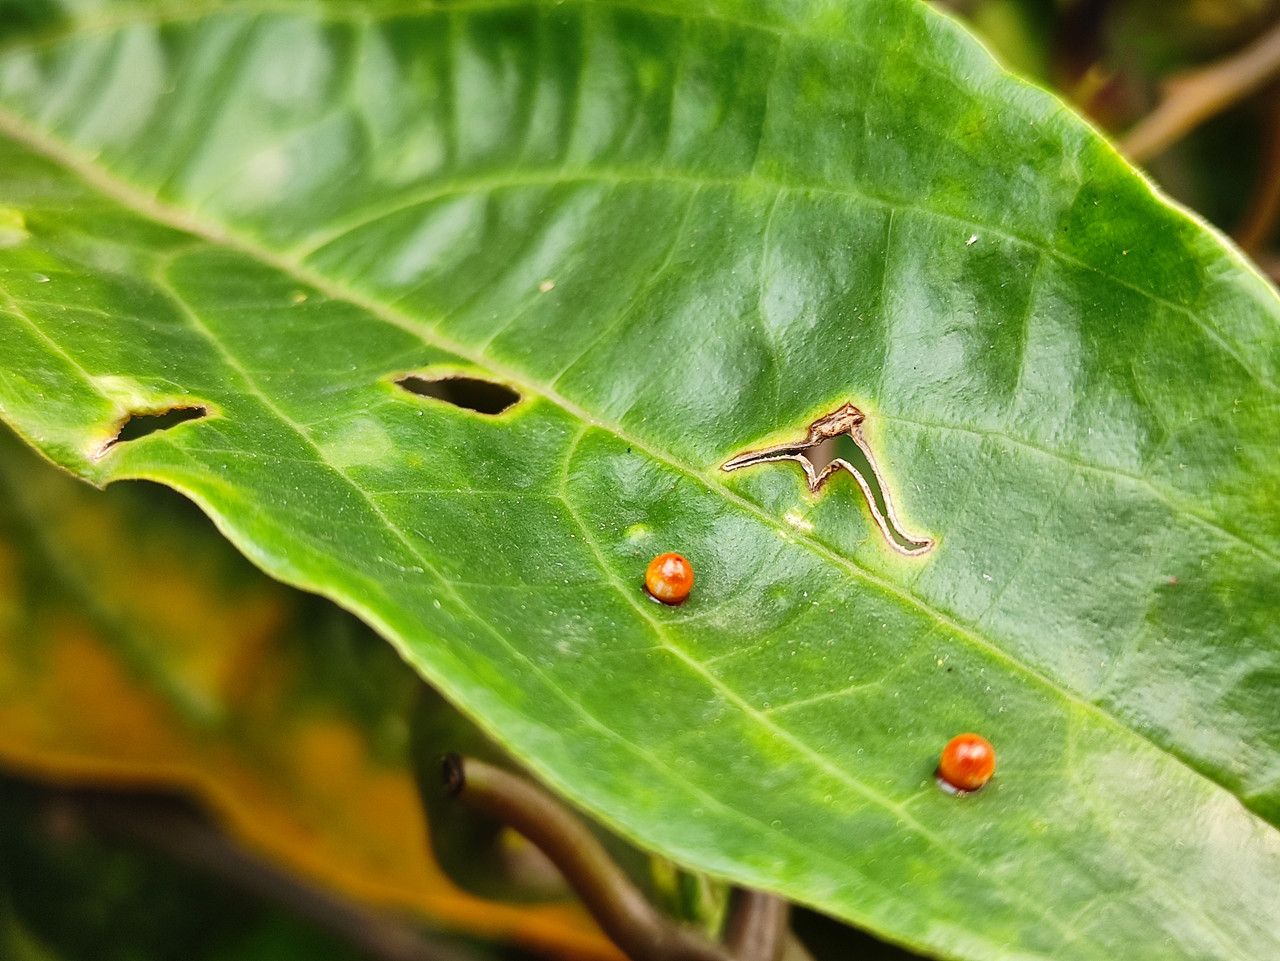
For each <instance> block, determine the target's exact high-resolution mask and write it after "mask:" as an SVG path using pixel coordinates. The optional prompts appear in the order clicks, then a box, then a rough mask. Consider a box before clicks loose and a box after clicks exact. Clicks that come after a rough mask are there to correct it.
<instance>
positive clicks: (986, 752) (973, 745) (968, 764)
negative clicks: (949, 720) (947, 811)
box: [938, 734, 996, 791]
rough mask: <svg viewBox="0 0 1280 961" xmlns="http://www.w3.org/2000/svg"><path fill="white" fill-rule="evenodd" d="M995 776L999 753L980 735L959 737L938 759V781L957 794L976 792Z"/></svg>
mask: <svg viewBox="0 0 1280 961" xmlns="http://www.w3.org/2000/svg"><path fill="white" fill-rule="evenodd" d="M995 773H996V749H995V748H993V747H992V746H991V742H990V741H988V740H987V739H986V738H985V737H983V736H982V735H980V734H957V735H956V736H955V737H953V738H952V739H951V740H950V741H948V742H947V746H946V747H944V748H943V749H942V757H941V758H939V759H938V778H939V780H940V781H941V782H942V783H943V786H944V787H949V788H952V789H954V790H956V791H976V790H978V788H980V787H982V786H983V785H984V784H986V783H987V782H988V781H990V780H991V775H993V774H995Z"/></svg>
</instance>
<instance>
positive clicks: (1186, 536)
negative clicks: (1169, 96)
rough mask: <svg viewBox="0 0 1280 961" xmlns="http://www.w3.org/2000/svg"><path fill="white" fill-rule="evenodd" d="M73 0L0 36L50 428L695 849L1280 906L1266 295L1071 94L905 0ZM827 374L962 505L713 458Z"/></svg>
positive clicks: (1004, 938) (1168, 899)
mask: <svg viewBox="0 0 1280 961" xmlns="http://www.w3.org/2000/svg"><path fill="white" fill-rule="evenodd" d="M62 9H63V8H61V7H58V6H52V5H48V4H34V5H31V6H30V7H29V9H28V16H27V17H26V18H25V20H23V21H22V22H24V23H30V24H33V26H31V27H30V28H29V29H19V28H14V29H12V30H10V32H9V37H8V39H7V40H6V48H5V52H4V53H3V54H2V55H0V103H2V104H3V105H4V106H3V113H0V133H2V136H0V171H3V173H2V174H0V178H2V179H0V183H2V184H3V198H4V199H3V203H4V204H5V205H6V206H8V207H9V208H11V210H12V215H11V216H10V217H9V219H8V220H6V223H8V224H9V227H8V234H7V236H8V237H9V239H8V240H7V241H6V244H5V248H6V249H4V250H3V251H0V287H2V289H3V302H2V303H0V325H2V328H0V337H2V338H3V340H0V343H3V344H4V353H3V377H2V378H0V409H2V410H3V413H4V416H5V418H6V419H7V420H8V421H10V422H11V423H12V424H13V425H14V426H15V427H16V428H17V429H18V430H19V431H20V432H21V433H22V434H23V435H24V436H26V437H27V438H28V439H29V440H30V441H32V442H33V443H35V444H36V445H37V446H39V447H40V448H41V449H42V450H43V451H45V452H46V454H48V455H49V456H50V457H52V458H53V459H55V460H56V461H58V462H59V463H61V464H63V465H65V466H66V467H68V468H70V469H72V470H73V471H75V472H77V473H78V474H80V475H82V476H84V477H86V478H88V479H90V480H92V481H94V482H96V483H106V482H108V481H111V480H115V479H120V478H130V477H142V478H149V479H154V480H158V481H161V482H164V483H166V484H170V485H172V486H174V487H176V488H177V489H179V490H181V491H183V492H185V493H186V494H187V495H188V496H190V497H191V498H193V499H194V500H195V501H197V502H198V503H199V504H200V505H201V506H202V507H203V508H204V509H205V510H206V511H208V512H209V513H210V515H212V516H213V518H214V519H215V521H216V522H217V523H218V525H219V526H220V527H221V528H222V530H223V531H224V532H225V533H226V534H227V535H228V536H229V537H230V538H231V539H232V540H233V541H234V542H235V543H236V544H237V545H238V546H239V547H240V548H241V549H242V550H243V551H244V552H245V553H246V554H248V556H249V557H250V558H252V559H253V560H254V561H255V562H256V563H258V564H259V565H260V566H262V567H263V568H264V569H265V570H267V571H268V572H270V573H272V574H273V575H275V576H277V577H279V578H281V579H283V580H285V581H288V582H290V583H293V584H296V585H299V586H302V587H305V588H307V589H310V590H314V591H317V592H320V593H323V594H326V595H328V596H330V597H333V598H334V599H336V600H338V601H339V602H340V603H342V604H343V605H345V606H347V607H349V608H350V609H351V610H353V611H355V612H357V613H358V614H360V616H362V617H363V618H364V619H366V620H367V621H369V622H370V623H371V624H372V625H374V626H375V627H376V628H377V629H378V630H379V631H380V632H381V633H383V634H384V635H385V636H386V637H387V638H389V639H390V640H391V641H392V642H393V643H395V644H396V646H397V647H398V648H399V649H400V650H401V651H402V653H403V654H404V655H405V657H406V658H407V659H409V661H410V662H411V663H412V664H414V665H415V666H416V667H417V668H418V669H419V670H420V671H421V673H422V674H423V675H424V676H425V677H427V678H428V679H429V680H431V681H432V682H433V683H434V684H436V685H437V686H439V687H440V688H441V689H442V690H443V691H444V692H445V693H446V694H447V695H448V697H449V698H450V699H451V700H453V701H454V702H455V703H457V704H458V705H460V706H461V707H462V708H464V709H465V710H466V711H467V712H468V713H469V714H470V715H472V716H473V717H475V718H476V719H478V720H479V721H480V722H481V723H482V724H483V725H484V726H485V728H486V729H487V730H488V731H489V732H491V733H492V734H493V735H495V736H496V738H497V739H498V740H500V741H501V742H502V743H503V744H504V745H505V746H506V747H507V748H509V749H510V750H511V751H512V752H513V753H515V754H516V755H517V756H518V757H520V758H521V759H522V760H523V761H524V762H526V763H527V764H528V765H529V766H530V767H531V768H533V769H534V770H535V771H537V772H538V773H539V774H540V775H541V776H542V777H544V778H545V779H546V780H547V781H548V782H549V783H550V784H552V785H553V786H555V787H556V788H557V789H558V790H560V791H561V792H563V793H564V794H565V795H566V796H567V797H569V798H570V799H572V800H573V801H574V802H576V803H578V804H580V805H581V806H583V807H584V808H586V809H587V810H589V811H591V812H593V813H594V814H596V815H598V816H600V817H601V818H602V819H604V820H605V821H607V822H608V823H609V824H610V825H612V826H613V827H614V828H615V829H617V830H619V831H621V832H623V833H624V834H626V835H628V836H630V837H632V838H634V839H636V840H638V841H639V842H641V843H643V844H645V845H648V846H650V847H652V848H655V849H657V850H660V851H661V852H663V853H665V854H667V855H669V856H671V857H673V858H676V859H677V860H680V861H682V862H685V863H687V864H688V865H690V866H692V867H694V868H698V869H702V870H705V871H708V872H711V873H717V874H722V875H725V876H728V877H731V878H733V879H735V880H738V881H740V882H744V883H747V884H751V885H756V886H759V887H765V888H769V889H773V890H777V891H781V892H783V893H785V894H786V895H788V896H789V897H792V898H794V899H796V900H799V901H802V902H805V903H808V904H812V905H815V906H817V907H820V908H822V909H823V910H825V911H828V912H830V913H832V914H835V915H838V916H840V917H842V918H845V919H848V920H851V921H853V922H856V923H858V924H861V925H864V926H866V927H869V928H871V929H873V930H875V931H877V932H879V933H881V934H883V935H885V936H886V937H889V938H891V939H894V940H897V941H900V942H903V943H906V944H909V945H911V946H914V947H916V948H918V949H921V950H927V951H930V952H933V953H936V954H940V955H944V956H950V957H959V958H999V959H1013V958H1019V959H1026V958H1047V957H1053V958H1064V959H1104V958H1105V959H1107V961H1110V959H1112V958H1115V957H1124V958H1126V959H1130V961H1140V959H1161V961H1163V959H1168V958H1172V957H1183V958H1197V959H1200V958H1237V959H1246V958H1247V959H1257V958H1265V957H1274V956H1276V954H1277V952H1278V950H1280V900H1278V899H1277V898H1276V897H1275V892H1276V891H1277V890H1280V832H1278V831H1277V830H1276V827H1275V825H1276V822H1277V821H1280V712H1278V711H1277V709H1276V691H1277V681H1278V680H1280V633H1278V631H1280V628H1278V627H1277V625H1278V624H1280V617H1278V616H1277V615H1278V614H1280V610H1278V607H1280V605H1278V602H1277V593H1276V591H1275V580H1276V568H1277V566H1278V565H1280V512H1277V511H1276V505H1277V503H1278V502H1280V500H1278V497H1280V467H1278V466H1277V461H1276V458H1275V451H1276V450H1277V447H1278V445H1280V417H1278V416H1277V414H1278V413H1280V404H1278V403H1277V388H1276V383H1277V372H1278V368H1280V337H1277V330H1278V329H1280V324H1278V321H1280V300H1277V298H1276V296H1275V294H1274V292H1273V291H1272V289H1271V288H1269V287H1268V286H1267V285H1266V284H1265V282H1264V281H1263V280H1261V279H1260V278H1259V277H1258V276H1257V275H1256V274H1255V273H1254V272H1253V271H1252V270H1251V269H1250V268H1249V267H1248V266H1247V265H1246V264H1245V262H1244V261H1243V259H1242V258H1241V257H1240V256H1239V255H1238V254H1236V253H1235V252H1234V251H1231V250H1230V249H1228V248H1227V247H1226V245H1225V244H1224V243H1223V242H1222V241H1221V240H1219V239H1218V238H1217V237H1216V236H1214V235H1212V234H1211V233H1210V232H1209V231H1208V230H1207V229H1205V228H1204V227H1202V226H1201V225H1199V224H1197V223H1196V222H1194V221H1193V220H1192V219H1190V218H1188V217H1187V216H1186V215H1185V214H1184V213H1182V212H1180V211H1178V210H1176V209H1173V208H1172V207H1171V206H1170V205H1168V204H1167V203H1166V202H1164V201H1163V200H1162V199H1160V198H1159V197H1158V196H1156V195H1155V194H1154V193H1153V191H1152V189H1151V188H1150V187H1149V185H1148V184H1146V183H1145V182H1144V181H1143V180H1142V179H1141V178H1140V177H1139V176H1137V175H1136V174H1135V173H1134V172H1133V171H1132V170H1131V169H1130V168H1129V167H1127V166H1126V165H1125V164H1124V163H1123V161H1121V160H1120V159H1119V158H1118V157H1117V155H1116V154H1115V152H1114V151H1113V150H1112V148H1111V147H1109V146H1108V145H1107V144H1106V143H1104V142H1103V141H1102V140H1101V139H1100V138H1099V137H1098V136H1097V135H1095V134H1094V133H1093V132H1091V131H1090V130H1089V129H1088V128H1087V127H1086V126H1085V125H1084V124H1083V123H1082V122H1080V121H1079V120H1078V119H1076V118H1075V117H1073V116H1072V115H1070V114H1069V113H1068V112H1067V111H1066V110H1065V109H1064V108H1063V107H1062V106H1061V105H1060V104H1058V103H1057V102H1056V101H1055V100H1053V99H1052V98H1051V97H1049V96H1047V95H1045V94H1044V93H1042V92H1039V91H1037V90H1034V89H1031V88H1029V87H1027V86H1025V85H1023V84H1021V83H1019V82H1017V81H1015V80H1013V79H1011V78H1010V77H1009V76H1008V75H1006V74H1004V73H1003V72H1001V71H1000V70H999V69H998V68H997V67H995V66H994V65H993V64H992V62H991V61H990V59H989V57H988V56H987V54H986V53H985V52H983V51H982V50H981V49H980V48H979V47H978V46H977V45H976V44H975V43H974V42H973V41H972V40H971V39H969V38H968V37H967V36H966V35H964V34H963V33H962V32H961V30H960V29H959V28H958V27H957V26H955V25H954V24H953V23H951V22H950V21H948V20H946V19H944V18H942V17H940V16H939V15H937V14H936V13H934V12H932V11H931V10H929V9H928V8H926V7H925V6H924V5H922V4H918V3H916V2H913V0H856V2H855V0H849V2H845V3H836V2H818V0H812V2H804V0H795V2H783V0H740V2H735V0H706V2H703V3H697V4H676V3H668V2H664V0H626V2H621V0H602V2H581V0H571V2H564V3H551V2H547V3H537V2H510V3H508V2H484V3H477V2H461V0H457V2H455V0H450V2H444V0H441V2H430V0H423V2H412V3H402V2H388V3H364V4H343V3H336V2H335V3H320V2H304V0H296V2H290V0H272V2H264V0H255V2H249V0H242V2H232V0H228V2H224V3H218V2H201V3H197V4H192V3H152V4H145V5H141V6H137V5H132V4H128V3H110V2H105V0H98V2H94V0H86V2H83V3H77V4H75V5H74V7H70V6H68V8H66V9H67V10H68V11H69V10H72V9H74V11H75V12H74V15H72V14H71V13H69V12H63V13H59V12H58V11H60V10H62ZM15 225H16V226H15ZM408 373H415V374H418V375H420V376H421V377H423V378H425V379H430V378H431V377H432V376H436V375H440V374H466V375H468V376H472V377H476V378H480V379H486V380H492V381H495V382H500V383H503V384H506V385H509V386H510V387H511V388H512V389H514V390H515V391H517V392H518V393H519V395H520V397H521V400H520V402H519V403H518V404H516V405H515V406H514V407H512V408H510V409H509V410H507V411H506V412H505V413H502V414H500V415H496V416H487V415H484V414H479V413H476V412H473V411H470V410H466V409H463V408H461V407H458V406H455V405H454V404H452V403H449V402H446V401H443V400H440V399H436V398H432V397H422V396H417V395H415V394H411V393H408V392H406V391H405V390H404V389H403V388H402V387H400V386H398V385H397V379H398V378H400V377H402V376H403V375H405V374H408ZM844 402H852V403H854V404H856V405H857V406H858V407H859V408H860V409H861V410H862V411H864V412H865V413H866V414H867V423H866V424H865V426H864V428H863V430H864V432H865V436H866V438H867V443H868V445H869V448H870V449H871V450H872V451H873V452H874V456H875V458H876V459H877V461H878V462H879V463H880V465H881V468H882V471H883V473H884V476H885V484H886V486H887V488H888V494H889V496H890V498H891V499H892V501H893V502H894V503H895V505H896V507H897V509H898V511H899V514H900V516H901V517H902V527H903V528H904V530H905V531H907V532H910V533H913V534H919V535H924V534H927V535H928V536H931V537H932V538H934V539H936V541H937V544H936V546H935V547H934V548H933V549H932V550H931V551H929V552H928V553H926V554H924V555H922V556H920V557H906V556H903V555H901V554H899V553H896V552H894V551H893V550H890V549H889V547H888V545H887V544H886V542H885V540H884V538H882V536H881V535H880V533H879V532H878V531H877V529H876V527H875V526H874V525H873V524H872V522H871V519H870V517H869V515H868V512H867V510H866V507H865V506H864V500H863V496H862V494H861V493H860V491H859V490H858V488H857V487H856V486H855V484H854V483H853V480H852V479H851V478H850V477H848V476H846V475H843V474H840V475H837V476H836V477H835V478H834V479H832V480H831V481H830V482H829V483H828V484H827V485H826V486H825V487H824V489H823V490H822V491H821V492H820V494H818V495H809V494H808V493H807V491H806V488H805V486H804V483H803V479H802V477H801V474H800V472H799V470H797V469H796V465H795V464H788V463H771V464H762V465H759V466H755V467H751V468H747V469H743V470H741V471H739V472H735V473H732V474H726V473H723V472H722V471H721V470H720V465H722V464H723V463H725V462H726V461H727V460H729V459H730V458H732V457H734V456H735V455H737V454H739V453H741V452H743V451H744V450H747V449H755V448H759V447H762V446H766V445H769V444H773V443H779V442H783V441H788V440H794V439H796V438H800V437H803V436H804V434H805V430H806V428H807V426H808V424H809V423H810V421H811V420H813V419H814V418H815V417H817V416H819V415H821V414H825V413H827V412H829V411H832V410H833V409H835V408H837V407H838V406H839V405H840V404H842V403H844ZM173 408H185V409H188V410H195V409H199V410H202V411H204V412H205V416H203V417H201V418H199V419H195V420H188V421H187V422H186V423H181V424H177V425H176V426H172V425H171V426H169V428H168V429H166V430H158V431H156V432H155V433H151V434H149V435H148V436H143V437H139V438H137V439H132V440H126V441H121V442H119V443H115V444H111V443H110V442H111V439H112V438H113V437H115V436H116V434H117V431H118V429H119V427H120V424H121V423H122V422H124V421H125V420H126V419H127V418H129V416H130V415H131V414H156V413H158V412H160V411H164V410H169V409H173ZM139 423H146V422H142V421H140V422H139ZM138 426H139V424H137V423H135V424H133V425H132V426H131V430H133V429H136V428H137V427H138ZM153 426H158V425H153ZM873 493H874V492H873ZM666 550H677V551H680V552H682V553H684V554H685V555H686V556H688V557H689V558H690V559H691V561H692V562H693V565H694V567H695V569H696V572H697V577H698V580H697V585H696V587H695V590H694V594H693V597H692V598H691V599H690V600H689V602H688V603H686V604H685V605H683V606H682V607H679V608H665V607H661V606H659V605H656V604H654V603H651V602H650V601H649V600H648V599H647V598H646V597H645V596H644V594H643V593H642V591H641V588H640V582H641V578H642V575H643V571H644V568H645V565H646V564H647V562H648V561H649V559H650V558H651V557H652V556H654V555H655V554H657V553H659V552H662V551H666ZM964 730H977V731H980V732H982V733H983V734H985V735H986V736H987V737H988V738H989V739H990V740H992V741H993V742H994V744H995V745H996V748H997V751H998V753H999V763H1000V767H999V772H998V774H997V776H996V778H995V780H994V781H993V782H992V783H991V784H990V785H989V786H988V787H986V788H985V789H983V790H982V791H981V792H979V793H977V794H976V795H972V796H968V797H960V798H957V797H953V796H950V795H948V794H946V793H944V792H942V791H941V790H939V789H938V788H937V786H936V785H935V783H934V781H933V767H934V764H935V761H936V758H937V755H938V751H939V750H940V748H941V746H942V745H943V744H944V743H945V742H946V740H947V739H948V738H949V737H951V736H952V735H953V734H956V733H958V732H960V731H964Z"/></svg>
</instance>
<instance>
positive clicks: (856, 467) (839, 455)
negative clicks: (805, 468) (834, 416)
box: [806, 434, 930, 554]
mask: <svg viewBox="0 0 1280 961" xmlns="http://www.w3.org/2000/svg"><path fill="white" fill-rule="evenodd" d="M806 456H807V457H808V458H809V460H810V461H811V462H812V463H813V469H814V471H815V472H816V473H817V474H818V475H819V476H822V474H823V473H824V472H826V471H827V468H828V467H830V466H831V465H832V464H833V463H835V462H836V461H843V464H847V465H848V466H849V467H852V468H853V470H852V471H851V472H850V473H852V474H853V476H854V478H855V480H857V481H858V482H859V484H858V486H859V487H861V488H862V490H863V493H864V495H865V496H866V498H867V502H868V505H869V506H870V507H871V508H872V516H873V517H875V518H876V519H877V521H879V519H880V518H884V519H885V523H884V524H883V532H884V535H885V537H886V538H887V539H888V540H890V541H891V542H892V544H893V546H894V548H895V549H896V550H898V551H900V552H902V553H904V554H914V553H917V552H919V551H920V548H921V547H922V546H924V545H927V544H929V543H930V542H929V541H928V540H926V539H924V538H915V537H912V536H911V535H909V534H907V533H906V532H905V531H903V530H902V528H901V527H900V526H899V525H898V520H897V516H896V514H895V512H894V510H893V508H892V506H891V504H890V502H889V497H888V495H887V494H886V493H885V489H884V481H883V480H882V479H881V477H880V471H879V470H878V468H877V467H876V465H874V464H872V463H871V459H870V458H869V457H868V456H867V452H866V450H865V449H864V448H863V447H862V446H861V445H859V444H857V443H855V442H854V440H853V438H852V437H851V436H850V435H848V434H841V435H840V436H839V437H832V438H831V439H829V440H825V441H823V442H822V443H821V444H819V445H818V446H817V447H812V448H810V449H809V451H808V452H807V455H806ZM843 464H842V465H838V466H843Z"/></svg>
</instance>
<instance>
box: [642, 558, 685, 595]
mask: <svg viewBox="0 0 1280 961" xmlns="http://www.w3.org/2000/svg"><path fill="white" fill-rule="evenodd" d="M644 589H645V590H646V591H648V592H649V596H650V597H652V598H653V599H654V600H658V601H662V603H663V604H683V603H684V601H685V599H686V598H687V597H688V596H689V592H690V591H691V590H693V565H692V564H690V563H689V562H688V561H687V560H685V559H684V558H683V557H682V556H681V555H679V554H672V553H666V554H659V555H658V556H657V557H655V558H654V559H653V560H651V561H650V562H649V567H648V569H647V570H646V571H645V572H644Z"/></svg>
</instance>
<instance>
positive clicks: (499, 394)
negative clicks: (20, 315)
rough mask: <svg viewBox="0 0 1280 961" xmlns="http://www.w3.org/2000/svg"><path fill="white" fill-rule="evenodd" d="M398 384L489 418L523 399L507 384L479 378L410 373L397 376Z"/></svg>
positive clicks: (416, 392)
mask: <svg viewBox="0 0 1280 961" xmlns="http://www.w3.org/2000/svg"><path fill="white" fill-rule="evenodd" d="M396 383H397V384H398V385H399V386H400V387H401V388H402V389H403V390H407V391H408V392H409V393H411V394H417V395H418V396H419V397H432V398H434V399H436V400H442V401H444V402H445V403H446V404H452V405H453V406H454V407H461V408H463V409H464V410H472V411H475V412H476V413H477V414H486V415H488V416H490V417H492V416H495V415H497V414H501V413H502V412H503V411H505V410H507V409H509V408H510V407H513V406H514V405H515V404H516V403H518V402H519V400H520V394H519V393H518V392H517V391H515V390H512V389H511V388H510V387H508V386H507V385H506V384H499V383H496V382H495V381H491V380H484V379H482V378H480V377H463V376H457V375H452V376H448V377H423V376H420V375H418V374H408V375H406V376H404V377H400V378H397V380H396Z"/></svg>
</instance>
